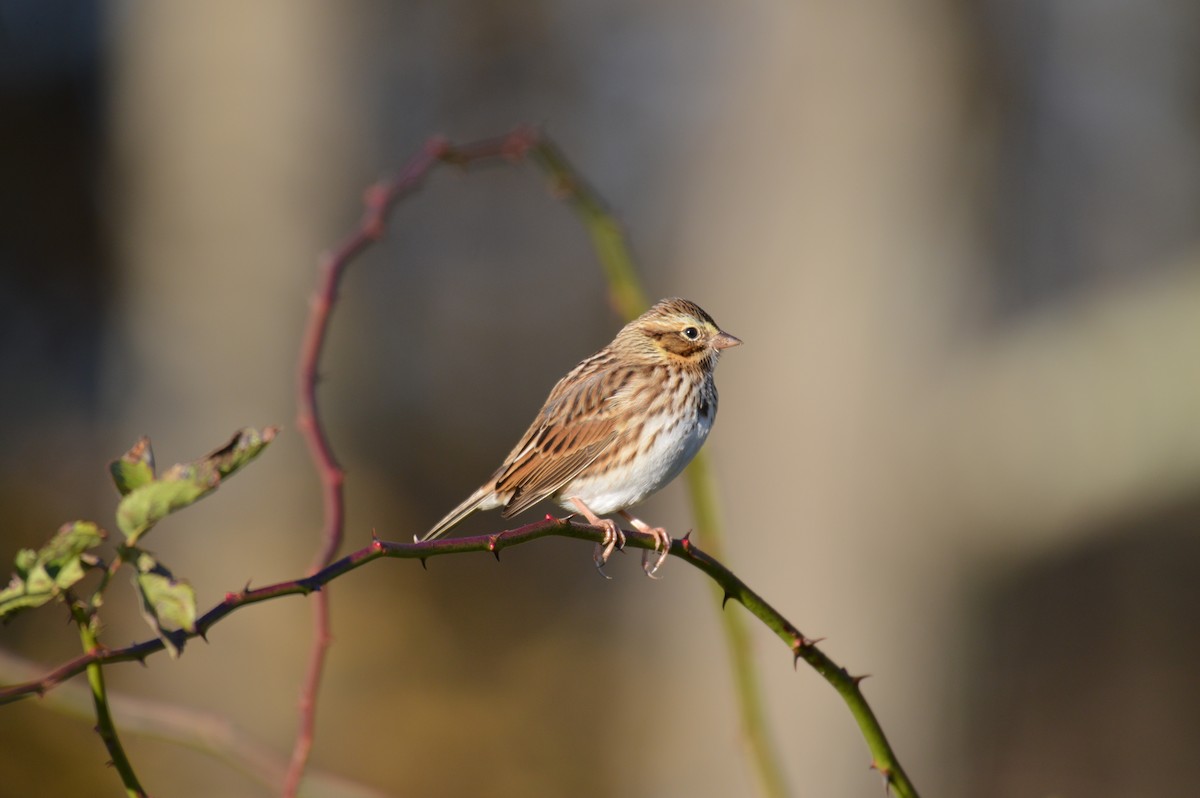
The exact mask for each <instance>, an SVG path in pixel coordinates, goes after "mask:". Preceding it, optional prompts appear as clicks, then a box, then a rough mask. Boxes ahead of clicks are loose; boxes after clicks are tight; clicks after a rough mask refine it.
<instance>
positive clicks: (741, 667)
mask: <svg viewBox="0 0 1200 798" xmlns="http://www.w3.org/2000/svg"><path fill="white" fill-rule="evenodd" d="M531 152H532V154H533V157H534V160H535V161H537V163H538V164H539V165H540V166H541V167H542V168H543V169H544V170H545V171H546V172H548V173H549V174H550V177H551V180H552V181H553V187H554V188H555V189H556V190H557V191H556V193H559V194H561V195H562V196H563V197H564V198H565V199H566V200H567V201H568V202H569V203H570V204H571V206H572V207H573V208H574V209H575V211H576V213H578V214H579V217H580V219H581V220H582V221H583V223H584V225H585V226H586V227H587V229H588V233H589V234H590V235H591V237H592V244H593V246H594V247H595V249H596V254H597V256H598V257H599V259H600V264H601V266H602V267H603V268H604V275H605V278H606V280H607V281H608V288H609V296H610V298H611V301H612V304H613V306H614V308H615V310H616V311H617V312H618V313H619V314H620V315H621V316H622V317H623V318H624V319H625V320H626V321H630V320H632V319H633V318H635V317H636V316H637V315H638V314H640V313H641V312H642V311H644V310H645V309H646V307H647V305H648V304H649V303H648V301H647V299H646V293H645V291H644V290H643V289H642V286H641V282H640V281H639V280H638V277H637V269H636V268H635V267H634V262H633V255H632V253H631V252H630V249H629V242H628V240H627V238H626V236H625V232H624V230H623V229H622V227H621V224H620V223H619V222H618V220H617V218H616V216H615V215H614V214H613V212H612V211H611V210H609V209H608V207H607V205H606V204H605V203H604V201H603V200H602V199H601V198H600V196H599V194H597V193H596V192H595V191H594V190H593V189H592V188H591V187H590V186H588V184H587V183H586V182H585V181H584V180H583V178H582V177H581V176H580V175H579V172H578V171H577V170H576V169H575V168H574V167H573V166H572V165H571V163H570V162H569V161H568V160H567V158H566V156H564V155H563V154H562V152H561V151H560V150H559V149H558V148H557V147H556V146H555V145H554V143H553V142H552V141H550V140H548V139H543V140H542V141H541V142H539V143H538V144H537V145H536V146H534V147H533V148H532V150H531ZM708 462H709V461H708V455H707V453H706V452H705V451H703V450H702V451H700V452H699V453H698V454H697V455H696V457H695V458H694V459H693V460H692V463H691V465H689V466H688V469H687V474H686V476H687V485H688V494H689V496H690V498H691V503H692V516H693V517H694V518H695V520H696V527H697V530H698V531H699V535H700V537H701V538H703V540H704V541H705V544H706V545H707V546H708V547H709V548H710V549H712V550H713V551H714V552H715V553H716V555H717V556H718V557H721V558H724V553H723V552H724V547H725V546H724V531H723V530H722V526H721V516H720V513H718V512H717V509H716V499H715V497H716V491H717V486H716V480H714V479H713V477H712V470H711V469H710V468H709V465H708ZM717 598H718V599H720V598H721V597H720V596H718V597H717ZM722 606H724V605H723V604H722ZM721 625H722V628H723V629H724V630H725V639H726V641H727V643H728V647H729V656H730V660H731V662H730V664H731V665H732V667H733V677H734V685H735V686H736V689H737V696H738V707H739V709H740V711H741V716H742V731H743V733H744V734H745V735H746V744H747V746H748V747H749V749H750V756H751V760H752V761H753V762H754V765H755V769H756V771H757V773H758V777H759V781H760V782H761V784H762V788H763V792H764V793H765V794H766V795H768V796H770V798H785V796H787V795H788V787H787V780H786V778H785V777H784V771H783V765H782V764H781V763H780V761H779V755H778V753H777V751H776V749H775V744H774V742H773V741H772V739H771V734H770V731H769V727H768V725H767V720H766V710H765V708H764V706H765V702H764V701H763V695H762V690H761V688H760V686H759V680H758V672H757V669H756V666H755V663H754V655H753V652H752V651H751V648H750V642H749V635H748V634H747V631H746V624H745V622H744V621H743V619H742V616H740V615H735V614H733V613H728V612H726V613H721Z"/></svg>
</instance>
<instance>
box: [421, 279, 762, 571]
mask: <svg viewBox="0 0 1200 798" xmlns="http://www.w3.org/2000/svg"><path fill="white" fill-rule="evenodd" d="M740 343H741V341H740V340H739V339H737V338H735V337H733V336H732V335H730V334H729V333H727V332H722V331H721V329H720V328H719V327H717V324H716V322H714V321H713V320H712V317H711V316H709V315H708V314H707V313H705V312H704V311H703V310H702V309H701V308H700V307H699V306H698V305H696V304H695V303H692V302H689V301H688V300H686V299H663V300H661V301H659V302H657V303H655V305H654V307H652V308H650V309H649V310H648V311H646V312H645V313H643V314H642V315H641V316H639V317H638V318H636V319H634V320H633V321H631V322H630V323H629V324H627V325H625V327H624V328H622V330H621V331H620V332H619V333H617V337H616V338H614V339H613V341H612V343H610V344H609V345H608V346H606V347H604V348H603V349H601V350H600V351H599V352H597V353H596V354H594V355H592V356H591V357H589V358H587V359H586V360H584V361H583V362H581V363H580V364H579V365H578V366H576V367H575V368H573V369H572V370H571V371H570V373H568V374H567V376H565V377H563V378H562V379H561V380H559V381H558V384H557V385H555V386H554V389H553V390H552V391H550V396H549V397H548V398H547V399H546V403H545V404H544V405H543V406H542V410H541V412H540V413H538V416H537V418H536V419H534V421H533V424H532V425H530V427H529V430H528V431H527V432H526V433H525V434H524V435H523V436H522V437H521V441H520V442H519V443H518V444H517V445H516V447H514V448H513V450H512V451H511V452H509V455H508V457H506V458H504V464H503V465H502V466H500V468H499V469H498V470H497V471H496V473H495V474H493V475H492V477H491V478H490V479H489V480H488V481H487V482H485V483H484V484H483V485H482V486H480V488H479V489H478V490H476V491H475V492H474V493H472V494H471V495H470V496H469V497H467V500H466V501H464V502H463V503H462V504H460V505H459V506H458V507H455V508H454V509H453V510H451V511H450V513H449V514H448V515H447V516H446V517H445V518H443V519H442V520H441V521H439V522H438V523H437V524H435V525H434V527H433V528H432V529H430V530H429V531H428V532H426V533H425V535H424V536H423V537H422V538H421V540H432V539H433V538H437V537H441V536H442V535H444V534H446V533H447V532H449V531H450V530H451V529H453V528H454V527H455V526H456V525H457V524H458V523H459V522H461V521H462V520H463V519H464V518H466V517H467V516H468V515H470V514H471V513H473V512H475V511H476V510H491V509H495V508H497V507H500V508H503V509H502V511H501V515H502V516H503V517H505V518H508V517H509V516H512V515H516V514H517V513H519V512H521V511H522V510H524V509H527V508H528V507H530V506H532V505H534V504H536V503H537V502H539V501H541V500H542V499H546V498H550V499H554V500H555V501H557V502H558V503H559V504H561V505H562V506H563V507H565V508H566V509H568V510H573V511H576V512H578V513H580V514H582V515H583V517H584V518H586V519H587V520H588V523H590V524H593V525H595V526H600V527H603V528H604V530H605V536H604V541H603V542H602V543H600V544H597V546H596V553H595V556H594V559H595V562H596V567H597V568H598V569H603V566H604V564H605V563H606V562H607V561H608V558H609V555H611V554H612V552H613V548H614V547H616V548H623V547H624V545H625V535H624V534H623V533H622V532H621V529H620V528H619V527H618V526H617V525H616V523H615V522H613V521H612V520H610V519H606V518H601V517H600V516H602V515H606V514H608V513H612V512H616V513H619V514H620V515H621V517H623V518H625V519H626V520H627V521H629V523H631V524H632V525H633V526H634V528H636V529H637V530H638V531H640V532H644V533H647V534H651V535H654V537H655V539H656V543H655V551H657V552H658V553H659V555H658V558H657V560H656V561H655V562H654V564H653V565H651V564H650V562H649V552H648V551H647V552H644V553H643V555H642V567H643V569H644V570H645V571H646V573H647V574H648V575H649V576H651V577H653V576H654V574H655V573H656V572H657V571H658V569H659V567H660V566H661V565H662V563H663V561H664V560H665V559H666V557H667V553H668V550H669V549H670V547H671V538H670V537H669V536H668V535H667V533H666V531H664V530H663V529H662V528H661V527H651V526H650V525H649V524H646V523H645V522H643V521H641V520H639V519H637V518H634V517H633V516H632V515H630V514H629V513H627V512H626V511H625V510H626V508H627V507H630V506H632V505H635V504H637V503H638V502H640V501H642V500H643V499H645V498H646V497H647V496H650V495H651V494H652V493H654V492H656V491H658V490H659V489H661V488H662V487H663V486H665V485H666V484H667V483H668V482H670V481H671V480H672V479H674V478H675V477H676V476H678V475H679V472H681V471H682V470H683V468H684V466H686V465H687V464H688V463H689V462H690V461H691V459H692V457H694V456H695V454H696V452H698V451H699V450H700V447H701V446H702V445H703V444H704V440H705V438H707V437H708V433H709V430H711V429H712V425H713V419H714V418H716V415H717V386H716V383H715V382H714V381H713V369H714V368H715V367H716V365H717V358H718V357H719V356H720V354H721V350H723V349H728V348H729V347H731V346H737V345H738V344H740ZM601 573H602V574H603V573H604V572H603V570H601Z"/></svg>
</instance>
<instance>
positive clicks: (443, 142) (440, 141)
mask: <svg viewBox="0 0 1200 798" xmlns="http://www.w3.org/2000/svg"><path fill="white" fill-rule="evenodd" d="M425 152H427V153H429V155H430V156H432V157H434V158H444V157H445V156H446V155H447V153H449V152H450V140H449V139H447V138H446V137H445V136H430V137H429V140H428V141H426V142H425Z"/></svg>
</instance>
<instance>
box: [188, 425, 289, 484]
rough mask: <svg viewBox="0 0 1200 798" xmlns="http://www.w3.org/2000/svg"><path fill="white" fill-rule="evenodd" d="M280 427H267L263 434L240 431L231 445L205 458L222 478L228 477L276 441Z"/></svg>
mask: <svg viewBox="0 0 1200 798" xmlns="http://www.w3.org/2000/svg"><path fill="white" fill-rule="evenodd" d="M278 432H279V428H278V427H266V428H264V429H263V431H262V432H259V431H258V430H256V429H254V428H252V427H246V428H245V429H241V430H238V431H237V433H236V434H235V435H234V436H233V438H232V439H231V440H230V441H229V443H227V444H225V445H224V446H222V447H221V448H220V449H217V450H216V451H213V452H210V453H209V454H208V455H206V456H205V457H204V461H207V462H210V463H212V464H213V465H214V466H215V467H216V469H217V473H219V474H220V475H221V476H222V477H227V476H229V475H230V474H232V473H233V472H235V471H237V470H238V469H239V468H241V467H242V466H244V465H246V463H249V462H250V461H251V460H253V459H254V458H255V457H258V455H259V454H260V453H261V452H262V450H263V449H265V448H267V444H268V443H270V442H271V441H273V440H275V435H276V434H277V433H278Z"/></svg>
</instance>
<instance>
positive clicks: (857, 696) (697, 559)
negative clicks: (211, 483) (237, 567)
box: [0, 517, 917, 798]
mask: <svg viewBox="0 0 1200 798" xmlns="http://www.w3.org/2000/svg"><path fill="white" fill-rule="evenodd" d="M550 536H559V537H567V538H574V539H576V540H584V541H588V542H591V543H598V542H600V541H601V540H602V539H603V537H604V530H603V529H602V528H600V527H594V526H587V525H584V524H579V523H575V522H565V521H560V520H557V519H554V518H550V517H547V518H546V519H544V520H542V521H538V522H536V523H532V524H526V525H525V526H522V527H518V528H516V529H510V530H506V531H503V532H496V533H493V534H488V535H473V536H470V537H456V538H441V539H439V540H431V541H426V542H424V543H395V542H390V541H385V540H378V539H376V540H374V541H372V543H371V544H370V545H369V546H366V547H364V548H362V549H359V550H358V551H355V552H353V553H351V554H348V555H346V556H345V557H343V558H341V559H340V560H337V561H336V562H334V563H332V564H330V565H329V566H327V567H325V568H323V569H321V570H320V571H317V572H316V573H314V574H311V575H310V576H305V577H302V578H300V579H293V580H289V581H286V582H279V583H276V584H273V585H267V586H266V587H259V588H250V587H249V586H247V587H246V588H245V589H243V590H240V591H238V592H236V593H229V594H227V595H226V596H225V599H224V600H223V601H222V602H221V603H219V604H217V605H216V606H215V607H213V608H212V609H211V610H209V611H208V612H206V613H205V614H204V615H203V616H201V617H200V618H199V619H198V620H197V621H196V631H195V633H188V632H186V631H184V630H178V631H174V632H169V633H167V634H168V635H169V636H170V638H171V642H172V643H174V644H175V645H176V646H178V647H179V648H180V649H182V648H183V645H184V644H185V643H186V642H187V641H188V640H189V639H191V638H193V637H205V636H206V635H207V634H208V631H209V630H210V629H211V628H212V627H213V626H215V625H216V624H217V623H219V622H220V621H222V620H223V619H224V618H225V617H226V616H228V615H230V614H231V613H233V612H235V611H236V610H238V609H241V608H242V607H246V606H249V605H251V604H257V603H259V602H262V601H269V600H271V599H277V598H281V597H283V596H291V595H308V594H309V593H313V592H315V591H320V590H321V589H322V588H323V587H325V585H327V584H329V583H330V582H332V581H333V580H334V579H337V578H338V577H340V576H342V575H343V574H346V573H349V572H350V571H353V570H355V569H357V568H360V567H362V566H363V565H366V564H367V563H369V562H372V561H373V560H378V559H380V558H384V557H388V558H395V559H405V560H421V561H422V564H424V563H425V562H426V561H428V560H430V559H433V558H434V557H438V556H442V555H448V554H462V553H465V552H489V553H491V554H492V555H494V556H495V557H496V559H497V560H499V558H500V552H502V551H503V550H504V549H508V548H511V547H513V546H519V545H521V544H524V543H529V542H531V541H534V540H537V539H539V538H544V537H550ZM625 536H626V541H627V545H629V546H633V547H634V548H642V549H653V548H654V537H653V536H652V535H648V534H645V533H642V532H638V531H636V530H632V529H627V530H625ZM671 555H672V556H673V557H678V558H679V559H681V560H683V561H684V562H687V563H688V564H689V565H692V566H693V567H695V568H698V569H699V570H701V571H703V572H704V573H705V574H707V575H708V576H709V578H711V579H712V580H713V581H714V582H716V584H717V585H718V586H720V588H721V589H722V590H723V591H724V593H725V596H726V597H727V599H726V600H727V601H728V600H729V599H732V600H734V601H737V602H738V603H739V604H742V605H743V606H744V607H745V608H746V609H747V610H749V611H750V613H751V614H752V615H754V616H755V617H756V618H758V619H759V620H760V621H762V622H763V624H764V625H765V626H766V627H767V628H768V629H770V630H771V631H772V632H774V633H775V635H776V636H777V637H778V638H779V639H780V640H782V641H783V642H784V644H786V645H787V647H788V649H789V650H790V651H791V652H792V656H793V658H794V660H795V662H797V663H799V661H800V660H804V661H805V662H806V663H808V664H809V665H810V666H811V667H812V668H813V669H814V670H816V671H817V672H818V673H819V674H821V676H823V677H824V678H825V680H826V681H828V682H829V683H830V684H831V685H833V687H834V688H835V689H836V690H837V691H838V693H839V694H840V695H841V696H842V698H843V699H844V700H845V701H846V703H847V705H849V707H850V709H851V712H852V713H853V714H854V717H855V719H856V720H857V721H858V722H859V725H860V727H862V730H863V734H864V736H865V737H866V738H867V742H868V745H869V746H870V747H871V753H872V756H873V761H872V766H873V767H875V768H876V769H878V770H879V771H880V773H882V774H883V776H884V778H885V779H886V780H887V782H888V784H889V786H890V787H891V788H892V789H894V790H895V791H896V794H897V795H900V796H902V797H908V796H911V797H913V798H915V796H916V795H917V791H916V789H915V788H914V787H913V785H912V784H911V782H909V780H908V776H907V775H906V774H905V772H904V769H903V768H902V767H901V766H900V763H899V761H898V760H897V759H896V757H895V755H894V754H893V753H892V751H891V748H890V747H889V746H888V743H887V739H886V737H885V736H884V734H883V730H882V728H881V727H880V726H879V722H878V720H877V719H876V718H875V715H874V713H873V712H872V711H871V708H870V707H869V706H868V705H867V702H866V699H865V698H864V697H863V695H862V691H861V690H860V689H859V682H860V681H861V680H862V677H861V676H852V675H851V674H850V673H849V672H848V671H847V670H846V669H845V668H843V667H841V666H840V665H838V664H837V663H835V662H834V661H833V660H831V659H830V658H829V657H828V656H827V655H826V654H825V653H824V652H823V651H821V650H820V648H818V647H817V645H816V642H815V641H813V640H812V639H810V638H808V637H806V636H805V635H804V634H802V633H801V632H800V630H799V629H798V628H796V626H795V625H794V624H793V623H792V622H791V621H789V620H788V619H787V618H785V617H784V616H783V615H782V614H780V613H779V611H778V610H776V609H775V608H774V607H772V606H771V605H770V604H769V603H767V601H766V600H764V599H763V598H762V596H760V595H759V594H758V593H756V592H755V591H754V590H752V589H751V588H750V586H749V585H747V584H746V583H745V582H743V581H742V580H741V579H739V578H738V577H737V576H736V575H735V574H734V573H733V572H732V571H730V570H729V569H728V568H726V567H725V566H724V565H722V564H721V563H719V562H718V561H716V560H715V559H713V558H712V557H710V556H709V555H708V554H706V553H705V552H704V551H702V550H701V549H700V548H699V547H698V546H696V545H695V544H693V543H692V542H691V541H690V540H688V539H687V538H683V539H680V540H675V541H672V543H671ZM164 645H165V644H164V643H163V641H162V640H161V639H159V638H157V637H155V638H152V639H149V640H145V641H143V642H141V643H136V644H134V645H131V646H126V647H124V648H116V649H99V650H97V651H95V652H92V653H90V654H84V655H82V656H79V657H76V658H75V659H73V660H71V661H69V662H66V663H64V664H62V665H60V666H59V667H58V668H55V669H54V670H53V671H50V672H49V673H47V674H45V675H43V676H42V677H41V678H40V679H36V680H34V681H30V682H24V683H22V684H16V685H12V686H9V687H4V688H0V705H2V704H7V703H11V702H13V701H17V700H19V699H22V698H27V697H29V696H31V695H41V694H43V693H45V692H46V691H47V690H51V689H53V688H54V687H55V686H56V685H58V684H60V683H61V682H63V681H64V680H66V679H69V678H71V677H72V676H75V675H77V674H79V673H81V672H83V671H84V670H85V669H86V668H87V667H88V665H89V664H91V663H103V664H108V663H117V662H132V661H137V662H144V661H145V660H146V658H147V657H149V656H150V655H152V654H155V653H157V652H159V651H162V650H163V647H164Z"/></svg>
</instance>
